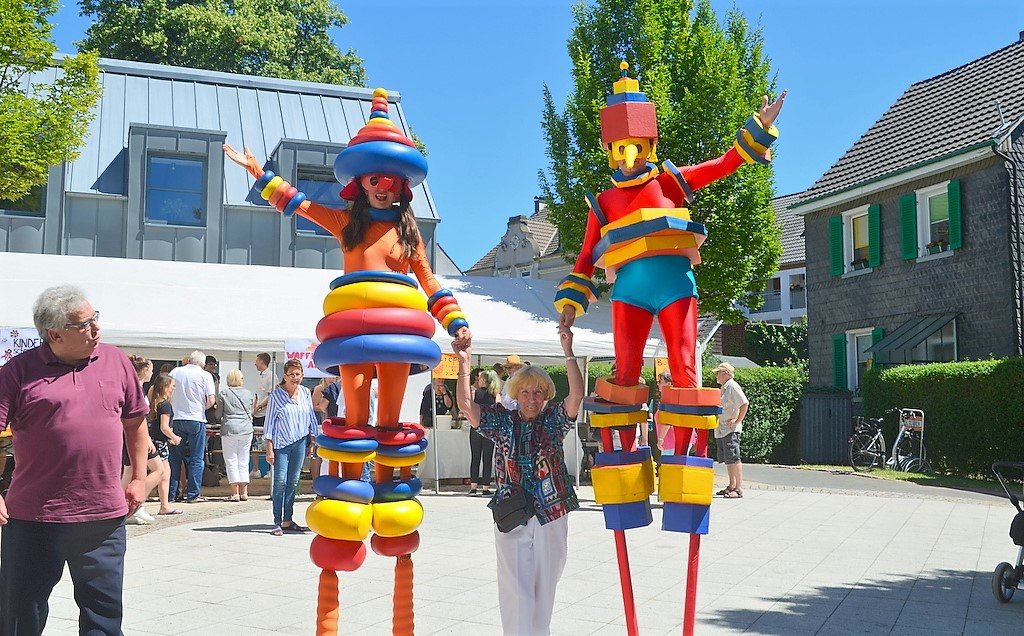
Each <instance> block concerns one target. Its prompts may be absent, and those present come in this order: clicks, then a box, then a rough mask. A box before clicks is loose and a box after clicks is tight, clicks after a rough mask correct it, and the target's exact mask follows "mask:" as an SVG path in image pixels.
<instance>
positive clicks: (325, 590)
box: [316, 570, 339, 636]
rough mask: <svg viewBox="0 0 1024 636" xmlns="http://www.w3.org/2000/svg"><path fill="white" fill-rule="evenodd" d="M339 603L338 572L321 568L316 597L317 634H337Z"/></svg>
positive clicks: (334, 635) (322, 635)
mask: <svg viewBox="0 0 1024 636" xmlns="http://www.w3.org/2000/svg"><path fill="white" fill-rule="evenodd" d="M338 605H339V603H338V574H337V572H334V571H333V570H321V571H320V585H319V590H318V594H317V599H316V635H317V636H337V633H338Z"/></svg>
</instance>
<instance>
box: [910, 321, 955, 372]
mask: <svg viewBox="0 0 1024 636" xmlns="http://www.w3.org/2000/svg"><path fill="white" fill-rule="evenodd" d="M910 359H911V361H912V362H953V361H954V360H956V359H957V358H956V321H955V320H951V321H949V322H948V323H946V325H945V326H944V327H942V329H939V330H937V331H935V332H934V333H932V334H931V335H930V336H928V338H927V339H926V340H925V341H924V342H922V343H921V344H919V345H917V346H916V347H914V349H913V350H912V351H911V353H910Z"/></svg>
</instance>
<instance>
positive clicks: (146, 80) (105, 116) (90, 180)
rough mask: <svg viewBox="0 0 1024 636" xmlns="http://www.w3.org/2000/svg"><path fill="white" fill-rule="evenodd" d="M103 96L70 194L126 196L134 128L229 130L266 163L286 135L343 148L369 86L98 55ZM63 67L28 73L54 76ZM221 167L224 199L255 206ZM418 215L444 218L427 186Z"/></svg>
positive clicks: (245, 179)
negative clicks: (130, 134)
mask: <svg viewBox="0 0 1024 636" xmlns="http://www.w3.org/2000/svg"><path fill="white" fill-rule="evenodd" d="M100 70H101V73H100V81H101V83H102V87H103V94H102V96H101V97H100V100H99V103H98V104H97V106H96V117H95V119H94V120H93V122H92V124H91V126H90V128H89V134H88V136H87V138H86V141H85V145H84V147H83V148H82V154H81V156H80V157H79V158H78V159H77V160H75V161H73V162H71V163H70V164H69V166H68V171H67V181H66V184H65V189H66V190H67V191H69V192H77V193H93V194H111V195H120V196H125V195H126V193H125V182H126V179H125V178H124V169H125V159H124V157H125V154H126V153H125V152H124V150H125V148H127V146H128V129H129V127H130V126H131V125H132V124H147V125H157V126H171V127H176V128H188V129H199V130H207V131H223V132H225V133H226V134H227V139H226V141H227V143H229V144H231V145H232V146H234V147H236V148H239V149H240V148H242V147H243V146H248V147H249V148H251V149H252V152H253V154H255V155H256V157H257V158H259V159H261V160H266V159H267V156H268V154H269V153H270V152H273V150H274V149H275V148H276V147H277V146H278V144H279V143H280V142H281V140H282V139H288V140H292V141H310V142H319V143H330V144H345V143H347V142H348V140H349V139H351V138H352V137H353V136H354V135H355V134H356V132H357V131H358V130H359V129H360V128H361V127H362V126H363V124H365V123H366V120H367V118H368V117H369V114H370V103H371V101H372V93H373V91H372V89H368V88H358V87H348V86H335V85H331V84H318V83H313V82H299V81H294V80H284V79H276V78H268V77H253V76H249V75H236V74H233V73H220V72H215V71H205V70H200V69H191V68H179V67H172V66H163V65H160V64H146V63H143V62H126V61H123V60H111V59H101V60H100ZM59 72H60V71H59V70H58V69H57V68H49V69H47V70H45V71H42V72H40V73H35V74H32V75H31V76H30V77H28V78H26V81H27V82H28V83H30V84H35V83H40V82H45V83H50V82H53V81H54V79H55V77H57V73H59ZM400 100H401V95H400V94H399V93H398V92H397V91H390V90H389V102H390V103H391V108H390V111H391V119H392V121H393V122H394V123H395V125H396V126H397V127H398V128H399V129H400V130H401V131H402V132H403V133H405V134H406V135H408V134H409V127H408V124H407V122H406V118H405V113H404V112H403V110H402V107H401V105H400V103H399V102H400ZM225 161H226V162H227V163H228V164H230V165H227V167H226V169H225V170H224V203H225V205H232V206H249V205H252V204H251V203H249V202H247V201H246V195H247V194H248V193H249V189H250V188H251V187H252V183H253V179H252V178H251V177H250V176H249V175H248V174H247V173H246V172H245V171H244V170H242V169H241V168H240V167H238V166H235V165H234V164H232V163H231V162H230V161H229V160H227V159H226V158H225ZM413 196H414V200H413V209H414V211H415V213H416V216H417V217H419V218H428V219H437V218H439V217H438V215H437V212H436V208H435V206H434V202H433V199H432V197H431V196H430V190H429V188H428V187H427V186H426V184H425V183H424V184H422V185H419V186H417V187H416V188H413Z"/></svg>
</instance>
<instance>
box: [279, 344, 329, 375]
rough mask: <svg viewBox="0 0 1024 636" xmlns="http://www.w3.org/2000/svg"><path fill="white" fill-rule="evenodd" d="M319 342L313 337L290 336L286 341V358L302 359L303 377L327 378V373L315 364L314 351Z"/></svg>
mask: <svg viewBox="0 0 1024 636" xmlns="http://www.w3.org/2000/svg"><path fill="white" fill-rule="evenodd" d="M319 344H320V343H319V342H317V341H316V340H313V339H311V338H288V339H287V340H285V341H284V359H285V360H292V359H295V360H301V361H302V375H303V377H307V378H326V377H328V376H327V374H326V373H324V372H323V371H321V370H320V369H317V368H316V365H314V364H313V352H314V351H316V348H317V346H318V345H319Z"/></svg>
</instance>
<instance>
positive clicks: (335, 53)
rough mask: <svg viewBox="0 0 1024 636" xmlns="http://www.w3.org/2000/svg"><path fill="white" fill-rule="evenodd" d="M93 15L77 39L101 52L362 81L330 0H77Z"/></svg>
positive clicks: (317, 79)
mask: <svg viewBox="0 0 1024 636" xmlns="http://www.w3.org/2000/svg"><path fill="white" fill-rule="evenodd" d="M80 5H81V9H82V14H83V15H86V16H89V17H92V18H94V19H95V22H94V23H93V25H92V26H90V27H89V29H88V31H86V35H85V39H84V40H82V41H81V42H78V46H79V47H80V48H83V49H96V50H98V51H99V52H100V54H101V55H103V56H104V57H111V58H116V59H121V60H134V61H138V62H151V63H154V64H167V65H170V66H188V67H192V68H201V69H207V70H211V71H223V72H226V73H242V74H244V75H258V76H262V77H280V78H286V79H293V80H301V81H306V82H323V83H327V84H342V85H346V86H364V85H365V84H366V71H365V69H364V68H363V60H362V59H361V58H360V57H359V56H357V55H356V53H355V52H354V51H352V50H349V51H347V52H343V51H341V50H340V49H339V48H338V47H337V46H336V45H335V43H334V42H333V41H332V40H331V37H330V33H329V30H330V29H332V28H335V27H337V28H341V27H343V26H345V25H346V24H348V18H347V17H345V14H344V13H342V12H341V9H339V8H338V7H337V5H335V3H334V2H332V1H331V0H80Z"/></svg>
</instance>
